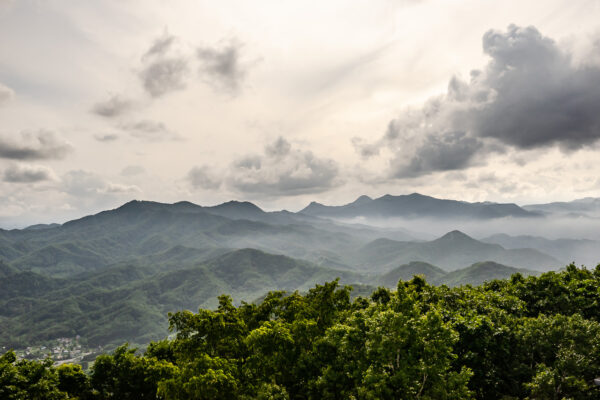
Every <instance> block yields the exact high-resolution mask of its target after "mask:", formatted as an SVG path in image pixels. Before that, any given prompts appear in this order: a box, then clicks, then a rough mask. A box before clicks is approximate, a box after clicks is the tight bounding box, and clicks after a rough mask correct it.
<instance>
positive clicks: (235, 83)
mask: <svg viewBox="0 0 600 400" xmlns="http://www.w3.org/2000/svg"><path fill="white" fill-rule="evenodd" d="M240 51H241V45H240V44H239V43H237V42H230V43H228V44H227V45H225V46H224V47H222V48H213V47H200V48H198V51H197V53H196V54H197V57H198V60H199V61H200V75H201V76H202V77H204V78H205V79H206V80H207V81H208V82H209V83H210V84H212V85H213V86H215V87H216V88H219V89H224V90H226V91H229V92H233V93H236V92H238V91H239V89H240V85H241V83H242V80H243V79H244V76H245V75H246V71H245V68H244V67H243V65H242V63H241V60H240Z"/></svg>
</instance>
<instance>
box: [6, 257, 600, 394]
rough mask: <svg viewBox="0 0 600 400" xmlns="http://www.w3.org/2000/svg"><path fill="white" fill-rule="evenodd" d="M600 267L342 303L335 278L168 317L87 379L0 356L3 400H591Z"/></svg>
mask: <svg viewBox="0 0 600 400" xmlns="http://www.w3.org/2000/svg"><path fill="white" fill-rule="evenodd" d="M599 289H600V266H598V267H596V269H595V270H586V269H578V268H577V267H575V266H574V265H569V266H568V267H567V268H566V270H565V271H563V272H560V273H555V272H548V273H544V274H542V275H541V276H539V277H535V276H530V277H527V278H525V277H523V276H522V275H521V274H518V273H517V274H514V275H513V276H512V277H511V278H510V279H508V280H494V281H491V282H488V283H486V284H484V285H481V286H477V287H471V286H462V287H457V288H449V287H447V286H440V287H436V286H431V285H429V284H428V283H427V282H426V281H425V280H424V279H423V278H421V277H415V278H413V279H411V280H410V281H400V282H398V285H397V287H396V289H394V290H389V289H384V288H379V289H377V290H375V291H374V292H373V293H372V294H371V295H370V296H368V297H362V296H358V297H355V298H352V297H351V288H350V287H348V286H341V285H340V284H339V283H338V282H337V281H334V282H330V283H326V284H324V285H317V286H315V287H314V288H312V289H310V290H309V291H308V292H307V293H305V294H301V293H299V292H293V293H285V292H281V291H277V292H271V293H270V294H269V295H267V296H266V297H265V298H264V299H263V300H262V301H260V302H259V303H256V304H254V303H242V304H241V305H240V306H237V307H236V306H234V305H233V303H232V300H231V298H230V297H229V296H225V295H223V296H220V297H219V305H218V307H217V308H216V309H215V310H207V309H200V310H199V311H198V312H197V313H193V312H190V311H180V312H176V313H173V314H170V316H169V324H170V328H171V330H172V331H173V332H174V333H176V336H175V337H174V338H173V339H171V340H162V341H158V342H154V343H152V344H150V346H149V347H148V348H147V350H146V351H145V352H144V353H139V352H136V351H135V349H131V348H129V347H128V346H127V345H126V344H125V345H123V346H121V347H119V348H117V349H116V350H115V351H114V352H113V353H111V354H106V355H102V356H99V357H98V358H97V359H96V362H95V364H94V365H93V366H92V367H91V370H90V371H89V374H88V373H85V372H84V371H82V370H81V368H80V367H79V366H77V365H70V364H66V365H61V366H59V367H54V366H52V362H51V360H47V361H44V362H38V361H26V360H16V359H15V356H14V353H12V352H10V351H9V352H7V353H6V354H4V355H3V356H2V357H0V371H1V373H0V397H1V398H44V399H65V398H80V399H141V398H164V399H223V398H227V399H254V398H258V399H351V398H355V399H395V398H403V399H418V398H427V399H469V398H475V399H506V398H526V397H527V398H532V399H533V398H535V399H562V398H573V399H597V398H598V388H597V387H596V386H595V385H594V383H593V379H594V378H596V377H597V376H598V375H600V290H599Z"/></svg>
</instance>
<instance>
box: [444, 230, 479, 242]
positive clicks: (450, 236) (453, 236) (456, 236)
mask: <svg viewBox="0 0 600 400" xmlns="http://www.w3.org/2000/svg"><path fill="white" fill-rule="evenodd" d="M466 240H469V241H474V240H475V239H473V238H472V237H471V236H469V235H467V234H465V233H463V232H461V231H459V230H453V231H450V232H448V233H446V234H445V235H444V236H442V237H440V238H438V239H437V240H436V241H453V242H459V241H466Z"/></svg>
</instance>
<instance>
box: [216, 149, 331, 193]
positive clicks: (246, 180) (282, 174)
mask: <svg viewBox="0 0 600 400" xmlns="http://www.w3.org/2000/svg"><path fill="white" fill-rule="evenodd" d="M338 175H339V171H338V166H337V164H336V162H335V161H333V160H331V159H327V158H319V157H317V156H315V155H314V154H313V153H312V152H311V151H303V150H297V149H293V148H292V146H291V144H290V143H289V142H288V141H286V140H285V139H284V138H281V137H280V138H278V139H277V140H275V141H274V142H273V143H271V144H269V145H268V146H266V147H265V152H264V155H254V156H246V157H244V158H242V159H240V160H237V161H235V162H234V163H233V164H232V166H231V169H230V174H229V177H228V180H227V181H228V184H229V185H230V186H231V187H233V188H234V189H235V190H237V191H239V192H243V193H252V194H257V193H260V194H264V195H283V196H285V195H298V194H306V193H319V192H323V191H326V190H329V189H331V188H332V187H335V186H338V185H339V184H340V181H339V179H338Z"/></svg>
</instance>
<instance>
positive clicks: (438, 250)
mask: <svg viewBox="0 0 600 400" xmlns="http://www.w3.org/2000/svg"><path fill="white" fill-rule="evenodd" d="M355 257H356V258H357V260H359V261H360V262H361V263H362V265H363V268H364V269H366V270H369V271H373V272H383V271H389V270H391V269H392V268H394V267H395V266H397V265H402V264H406V263H409V262H411V261H423V262H426V263H430V264H433V265H438V266H440V267H441V268H443V269H444V270H447V271H451V270H455V269H458V268H462V267H463V266H465V265H471V264H473V263H476V262H479V261H482V260H491V261H495V262H498V263H502V264H509V265H516V266H518V267H519V268H527V269H532V270H536V271H547V270H550V269H552V268H555V267H558V266H560V265H562V263H561V262H560V261H558V260H557V259H555V258H553V257H551V256H548V255H546V254H544V253H542V252H540V251H538V250H534V249H510V250H507V249H505V248H503V247H502V246H500V245H498V244H489V243H483V242H480V241H478V240H475V239H473V238H471V237H470V236H468V235H466V234H464V233H462V232H460V231H452V232H448V233H447V234H445V235H444V236H442V237H440V238H438V239H435V240H432V241H429V242H401V241H395V240H390V239H377V240H375V241H373V242H370V243H368V244H366V245H365V246H362V247H361V248H359V249H358V250H357V251H356V252H355Z"/></svg>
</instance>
